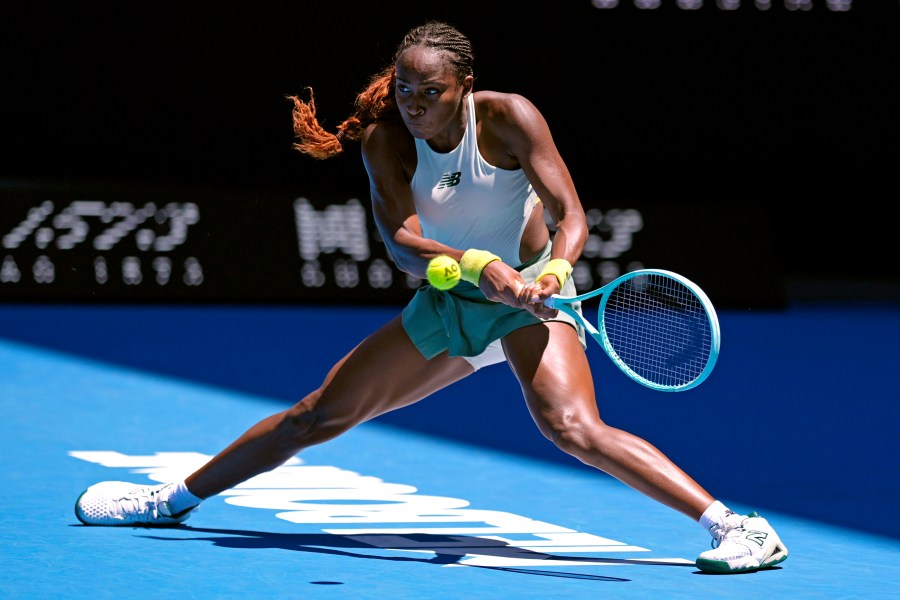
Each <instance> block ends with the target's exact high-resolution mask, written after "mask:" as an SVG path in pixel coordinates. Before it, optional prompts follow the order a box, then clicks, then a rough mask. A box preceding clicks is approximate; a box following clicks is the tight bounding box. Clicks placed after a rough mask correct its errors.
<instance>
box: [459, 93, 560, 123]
mask: <svg viewBox="0 0 900 600" xmlns="http://www.w3.org/2000/svg"><path fill="white" fill-rule="evenodd" d="M474 94H475V115H476V117H477V118H478V120H481V121H482V122H484V123H487V124H490V125H498V126H501V127H502V126H510V125H512V126H520V127H521V126H523V125H526V124H528V123H529V122H531V121H532V120H533V119H535V118H541V120H543V118H542V117H541V114H540V111H538V109H537V107H536V106H535V105H534V103H532V102H531V100H529V99H528V98H526V97H525V96H522V95H521V94H512V93H507V92H494V91H490V90H484V91H478V92H474Z"/></svg>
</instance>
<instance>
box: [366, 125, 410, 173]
mask: <svg viewBox="0 0 900 600" xmlns="http://www.w3.org/2000/svg"><path fill="white" fill-rule="evenodd" d="M361 142H362V156H363V161H364V162H365V164H366V169H368V170H369V174H370V175H372V174H374V172H375V171H376V170H377V171H383V170H385V169H390V170H394V169H397V168H402V169H403V170H404V171H405V172H406V173H407V174H408V175H409V177H412V172H413V171H415V162H416V147H415V141H414V140H413V137H412V136H411V135H410V134H409V131H408V130H407V129H406V126H405V125H403V123H402V122H401V121H399V120H384V121H378V122H375V123H372V124H371V125H369V126H368V127H366V129H365V131H364V132H363V135H362V140H361Z"/></svg>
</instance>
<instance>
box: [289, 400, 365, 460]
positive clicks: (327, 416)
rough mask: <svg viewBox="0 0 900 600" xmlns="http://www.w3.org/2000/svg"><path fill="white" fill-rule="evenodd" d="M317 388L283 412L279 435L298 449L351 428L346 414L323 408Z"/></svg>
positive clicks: (325, 439)
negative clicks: (334, 412) (338, 413)
mask: <svg viewBox="0 0 900 600" xmlns="http://www.w3.org/2000/svg"><path fill="white" fill-rule="evenodd" d="M321 397H322V391H321V390H317V391H315V392H313V393H312V394H310V395H309V396H307V397H306V398H304V399H303V400H301V401H300V402H298V403H297V404H295V405H294V406H292V407H291V408H289V409H288V410H286V411H284V413H282V416H281V419H280V421H279V422H278V426H277V429H276V431H277V436H278V438H279V439H281V440H283V441H284V442H285V443H287V444H290V445H292V446H294V447H295V448H297V449H302V448H306V447H307V446H312V445H314V444H320V443H322V442H325V441H327V440H330V439H332V438H334V437H337V436H338V435H340V434H341V433H343V432H344V431H346V430H347V429H349V428H350V426H351V425H350V424H349V423H347V418H346V416H342V415H337V414H333V411H332V412H331V413H329V411H327V410H325V409H323V408H322V406H321V404H320V402H319V400H320V399H321Z"/></svg>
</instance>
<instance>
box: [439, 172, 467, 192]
mask: <svg viewBox="0 0 900 600" xmlns="http://www.w3.org/2000/svg"><path fill="white" fill-rule="evenodd" d="M461 176H462V173H461V172H460V171H457V172H456V173H444V174H443V175H441V180H440V182H438V186H437V189H439V190H442V189H444V188H448V187H453V186H455V185H459V178H460V177H461Z"/></svg>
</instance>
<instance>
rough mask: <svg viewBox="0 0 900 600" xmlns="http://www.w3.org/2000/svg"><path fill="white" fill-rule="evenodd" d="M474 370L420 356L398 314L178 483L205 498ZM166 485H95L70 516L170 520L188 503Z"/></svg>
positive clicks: (89, 520) (102, 521)
mask: <svg viewBox="0 0 900 600" xmlns="http://www.w3.org/2000/svg"><path fill="white" fill-rule="evenodd" d="M473 372H474V367H473V366H472V365H471V364H470V363H469V362H467V361H466V360H465V359H463V358H459V357H455V358H450V357H448V356H447V354H446V352H445V353H443V354H440V355H438V356H436V357H434V358H432V359H431V360H426V359H425V358H424V357H423V356H422V354H421V353H420V352H419V351H418V349H416V347H415V345H413V343H412V341H410V339H409V336H408V335H407V334H406V331H405V330H404V329H403V325H402V323H401V318H400V317H397V318H395V319H393V320H391V321H390V322H388V323H387V324H385V325H384V326H382V327H381V328H379V329H378V330H377V331H375V332H374V333H372V334H371V335H370V336H369V337H367V338H366V339H365V340H363V341H362V342H361V343H360V344H359V345H358V346H356V348H354V349H353V350H351V351H350V352H349V353H348V354H347V355H346V356H344V357H343V358H342V359H341V360H340V361H339V362H338V363H337V364H336V365H335V366H334V367H332V369H331V370H330V371H329V373H328V375H327V376H326V377H325V380H324V381H323V383H322V385H321V386H320V387H319V388H318V389H316V390H315V391H313V392H312V393H310V394H309V395H307V396H306V397H305V398H303V400H301V401H300V402H298V403H297V404H295V405H294V406H292V407H291V408H288V409H287V410H284V411H282V412H279V413H276V414H274V415H271V416H269V417H267V418H265V419H263V420H262V421H260V422H258V423H256V424H255V425H253V426H252V427H251V428H250V429H248V430H247V431H246V432H245V433H244V434H243V435H241V436H240V437H239V438H238V439H237V440H235V441H234V442H233V443H232V444H231V445H229V446H228V447H227V448H225V449H224V450H222V451H221V452H219V453H218V454H217V455H216V456H214V457H213V458H212V459H211V460H210V461H209V462H207V463H206V464H205V465H204V466H202V467H201V468H200V469H198V470H197V471H195V472H194V473H193V474H191V475H190V476H189V477H188V478H187V479H186V480H185V482H184V483H185V484H186V485H187V488H188V489H189V490H190V493H191V494H192V495H193V496H196V497H197V498H199V499H201V500H202V499H206V498H209V497H210V496H214V495H216V494H219V493H221V492H223V491H225V490H227V489H230V488H232V487H234V486H236V485H237V484H239V483H242V482H243V481H246V480H247V479H250V478H251V477H254V476H255V475H259V474H260V473H264V472H266V471H269V470H271V469H274V468H276V467H278V466H279V465H281V464H283V463H284V462H285V461H287V460H288V459H290V458H291V457H293V456H294V455H295V454H297V453H298V452H300V451H301V450H302V449H304V448H307V447H309V446H313V445H315V444H320V443H323V442H326V441H328V440H330V439H332V438H334V437H337V436H338V435H340V434H342V433H344V432H345V431H347V430H349V429H351V428H352V427H354V426H356V425H358V424H360V423H362V422H364V421H368V420H369V419H372V418H374V417H377V416H378V415H381V414H384V413H386V412H389V411H392V410H394V409H397V408H401V407H403V406H408V405H410V404H413V403H415V402H417V401H419V400H421V399H423V398H425V397H427V396H429V395H430V394H432V393H434V392H436V391H438V390H440V389H442V388H444V387H446V386H448V385H450V384H452V383H454V382H455V381H458V380H460V379H462V378H464V377H466V376H468V375H470V374H471V373H473ZM172 489H173V486H172V484H164V485H157V486H141V485H138V484H129V483H126V482H104V483H100V484H97V485H94V486H91V487H90V488H88V489H87V490H85V492H84V493H82V495H81V496H79V498H78V501H77V502H76V506H75V514H76V516H77V517H78V519H79V520H80V521H81V522H82V523H84V524H86V525H162V526H165V525H177V524H178V523H180V522H182V521H183V520H184V519H186V518H187V517H188V516H189V515H190V512H191V510H190V509H191V508H193V507H190V506H188V507H184V508H182V507H180V506H174V505H173V504H174V503H170V496H169V492H170V491H171V490H172Z"/></svg>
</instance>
